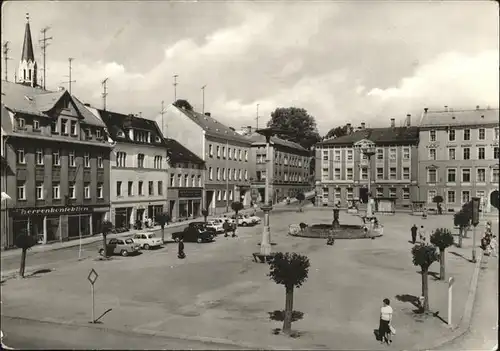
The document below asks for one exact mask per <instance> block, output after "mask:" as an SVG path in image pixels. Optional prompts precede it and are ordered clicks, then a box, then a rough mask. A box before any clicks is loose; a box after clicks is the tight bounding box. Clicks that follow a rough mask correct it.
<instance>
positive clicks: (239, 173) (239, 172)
mask: <svg viewBox="0 0 500 351" xmlns="http://www.w3.org/2000/svg"><path fill="white" fill-rule="evenodd" d="M241 174H242V173H241V169H239V170H238V179H239V180H241ZM200 184H201V183H200ZM200 186H201V185H200Z"/></svg>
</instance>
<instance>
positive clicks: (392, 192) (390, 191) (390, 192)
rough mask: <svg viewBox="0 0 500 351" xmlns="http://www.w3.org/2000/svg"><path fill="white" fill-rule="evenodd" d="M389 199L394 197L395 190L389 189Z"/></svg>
mask: <svg viewBox="0 0 500 351" xmlns="http://www.w3.org/2000/svg"><path fill="white" fill-rule="evenodd" d="M389 197H396V188H389Z"/></svg>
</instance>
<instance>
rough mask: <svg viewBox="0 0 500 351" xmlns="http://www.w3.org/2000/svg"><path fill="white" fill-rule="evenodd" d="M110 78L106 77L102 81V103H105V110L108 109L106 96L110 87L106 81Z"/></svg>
mask: <svg viewBox="0 0 500 351" xmlns="http://www.w3.org/2000/svg"><path fill="white" fill-rule="evenodd" d="M108 79H109V78H106V79H104V80H103V81H102V82H101V85H102V88H103V93H102V94H101V95H102V103H103V110H104V111H106V96H108V89H107V86H106V83H107V82H108Z"/></svg>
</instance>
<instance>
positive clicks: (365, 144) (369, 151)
mask: <svg viewBox="0 0 500 351" xmlns="http://www.w3.org/2000/svg"><path fill="white" fill-rule="evenodd" d="M354 147H355V148H358V149H359V150H360V151H361V153H362V154H363V155H365V156H366V157H367V158H368V167H367V168H368V194H369V196H371V168H372V166H371V158H372V156H373V155H375V143H374V142H373V141H371V140H368V139H363V140H360V141H358V142H356V143H355V144H354Z"/></svg>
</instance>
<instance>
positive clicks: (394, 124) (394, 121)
mask: <svg viewBox="0 0 500 351" xmlns="http://www.w3.org/2000/svg"><path fill="white" fill-rule="evenodd" d="M391 127H392V128H394V127H396V119H395V118H391Z"/></svg>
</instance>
